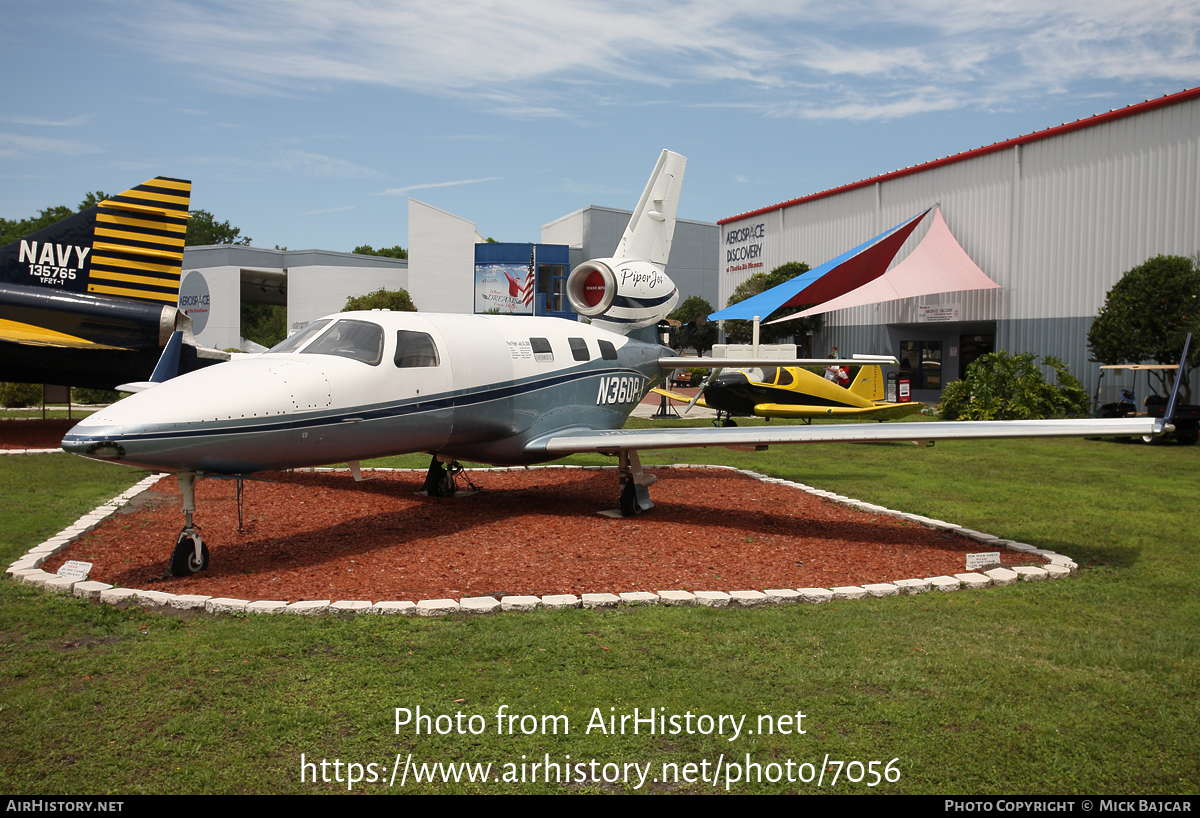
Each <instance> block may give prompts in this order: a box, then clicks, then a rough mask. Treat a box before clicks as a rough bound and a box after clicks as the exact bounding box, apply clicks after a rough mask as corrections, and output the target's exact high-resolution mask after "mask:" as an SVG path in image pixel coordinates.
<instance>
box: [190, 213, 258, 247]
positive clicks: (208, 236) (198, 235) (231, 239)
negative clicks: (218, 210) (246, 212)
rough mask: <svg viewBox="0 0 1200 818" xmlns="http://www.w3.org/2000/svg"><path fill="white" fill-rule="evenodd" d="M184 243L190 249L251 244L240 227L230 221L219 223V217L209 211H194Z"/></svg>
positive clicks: (191, 214)
mask: <svg viewBox="0 0 1200 818" xmlns="http://www.w3.org/2000/svg"><path fill="white" fill-rule="evenodd" d="M183 243H184V244H185V245H187V246H188V247H196V246H198V245H206V244H241V245H248V244H250V237H249V236H243V235H242V230H241V228H240V227H234V226H233V225H232V224H230V223H229V222H228V221H224V222H218V221H217V217H216V216H214V215H213V214H211V213H209V212H208V211H207V210H193V211H191V213H190V214H189V218H188V225H187V233H186V234H185V235H184V240H183Z"/></svg>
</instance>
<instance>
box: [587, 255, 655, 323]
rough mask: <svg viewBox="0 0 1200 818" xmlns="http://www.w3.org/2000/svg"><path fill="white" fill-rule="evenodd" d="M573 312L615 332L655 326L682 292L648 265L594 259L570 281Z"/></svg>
mask: <svg viewBox="0 0 1200 818" xmlns="http://www.w3.org/2000/svg"><path fill="white" fill-rule="evenodd" d="M567 299H568V300H569V301H570V302H571V307H572V309H574V310H575V312H577V313H579V314H580V315H582V316H585V317H587V318H590V319H592V323H593V324H596V325H599V326H601V327H603V328H604V329H608V330H611V331H613V332H620V333H627V332H629V331H631V330H635V329H641V328H642V327H648V326H650V325H651V324H656V323H658V321H659V320H660V319H661V318H663V317H664V316H665V315H666V314H667V313H669V312H670V311H671V310H673V309H675V304H676V303H677V302H678V301H679V289H678V288H677V287H676V286H675V282H673V281H671V279H670V277H668V276H667V274H666V273H664V272H663V271H662V269H661V268H660V267H658V266H657V265H655V264H652V263H651V262H649V261H627V260H624V259H613V258H604V259H592V260H591V261H585V262H584V263H583V264H580V265H579V266H578V267H576V268H575V269H574V270H572V271H571V275H570V276H568V277H567Z"/></svg>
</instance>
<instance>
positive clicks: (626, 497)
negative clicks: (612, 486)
mask: <svg viewBox="0 0 1200 818" xmlns="http://www.w3.org/2000/svg"><path fill="white" fill-rule="evenodd" d="M637 510H638V508H637V488H636V487H635V486H634V484H633V481H632V480H626V481H625V482H624V483H622V484H621V516H622V517H632V516H633V515H635V514H637Z"/></svg>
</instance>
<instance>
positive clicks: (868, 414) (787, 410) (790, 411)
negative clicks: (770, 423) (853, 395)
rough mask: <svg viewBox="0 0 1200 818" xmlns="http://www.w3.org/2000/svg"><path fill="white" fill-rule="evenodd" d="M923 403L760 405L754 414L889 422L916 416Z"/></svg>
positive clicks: (776, 416)
mask: <svg viewBox="0 0 1200 818" xmlns="http://www.w3.org/2000/svg"><path fill="white" fill-rule="evenodd" d="M924 405H925V404H923V403H886V404H882V405H877V406H804V405H801V404H795V403H759V404H756V405H755V407H754V414H755V415H757V416H758V417H760V418H859V419H863V420H889V419H891V418H902V417H907V416H908V415H915V414H916V413H917V412H919V411H921V409H922V408H923V407H924Z"/></svg>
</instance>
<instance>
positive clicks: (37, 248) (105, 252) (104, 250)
mask: <svg viewBox="0 0 1200 818" xmlns="http://www.w3.org/2000/svg"><path fill="white" fill-rule="evenodd" d="M191 190H192V183H191V182H186V181H183V180H181V179H168V178H165V177H162V176H160V177H157V178H155V179H151V180H149V181H148V182H144V183H142V184H140V185H138V186H137V187H135V188H131V189H129V190H126V191H125V192H124V193H121V194H120V195H118V196H113V197H112V198H111V199H105V200H104V201H102V202H100V203H99V204H97V205H94V206H92V207H89V208H87V209H85V210H83V211H81V212H79V213H77V214H75V215H73V216H70V217H68V218H66V219H63V220H62V221H60V222H58V223H56V224H52V225H50V226H49V227H45V228H43V229H41V230H38V231H37V232H35V233H31V234H30V235H28V236H25V237H23V238H21V239H18V240H17V241H15V242H13V243H12V244H10V245H8V246H6V247H3V248H0V281H2V282H3V283H5V284H12V285H16V286H19V287H30V288H33V289H34V290H37V291H42V292H45V293H49V294H52V295H53V294H55V293H64V292H68V293H77V294H84V293H90V294H92V295H96V296H116V297H118V298H124V299H129V300H133V301H148V302H150V303H153V304H158V305H163V304H166V305H170V306H174V305H175V304H176V303H177V302H178V300H179V275H180V272H181V268H182V266H183V242H184V234H185V233H186V232H187V219H188V204H189V200H190V198H191Z"/></svg>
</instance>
